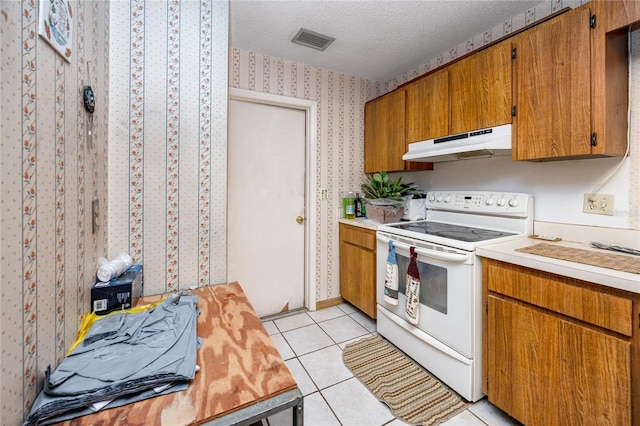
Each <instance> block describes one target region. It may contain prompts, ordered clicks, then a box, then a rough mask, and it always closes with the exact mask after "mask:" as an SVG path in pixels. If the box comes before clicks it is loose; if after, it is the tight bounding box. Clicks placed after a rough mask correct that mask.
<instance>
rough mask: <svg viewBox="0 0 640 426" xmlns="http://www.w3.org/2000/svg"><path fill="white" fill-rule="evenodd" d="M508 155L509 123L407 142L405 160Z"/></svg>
mask: <svg viewBox="0 0 640 426" xmlns="http://www.w3.org/2000/svg"><path fill="white" fill-rule="evenodd" d="M502 155H511V124H504V125H502V126H496V127H489V128H486V129H480V130H475V131H473V132H467V133H459V134H457V135H452V136H446V137H442V138H436V139H429V140H426V141H422V142H415V143H410V144H409V151H408V152H407V153H406V154H404V155H403V156H402V159H403V160H405V161H417V162H429V163H437V162H443V161H455V160H465V159H471V158H484V157H497V156H502Z"/></svg>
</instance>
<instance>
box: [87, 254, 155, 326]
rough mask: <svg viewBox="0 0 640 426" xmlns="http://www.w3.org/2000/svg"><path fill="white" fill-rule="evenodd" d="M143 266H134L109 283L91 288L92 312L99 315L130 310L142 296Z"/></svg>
mask: <svg viewBox="0 0 640 426" xmlns="http://www.w3.org/2000/svg"><path fill="white" fill-rule="evenodd" d="M142 287H143V279H142V265H132V266H131V267H130V268H129V269H127V270H126V271H124V272H123V273H122V274H121V275H120V276H119V277H116V278H113V279H112V280H111V281H109V282H108V283H101V282H97V283H96V284H95V285H94V286H93V287H92V288H91V310H92V312H95V313H96V314H98V315H104V314H108V313H109V312H113V311H115V310H122V309H129V308H131V307H132V306H133V303H134V302H135V301H136V300H137V299H138V298H139V297H140V296H142Z"/></svg>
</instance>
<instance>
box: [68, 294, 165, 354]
mask: <svg viewBox="0 0 640 426" xmlns="http://www.w3.org/2000/svg"><path fill="white" fill-rule="evenodd" d="M165 299H166V298H165ZM163 301H164V299H160V300H158V301H157V302H153V303H150V304H148V305H142V306H136V307H135V308H130V309H123V310H120V311H113V312H110V313H108V314H106V315H97V314H96V313H95V312H91V313H90V314H86V315H85V316H83V317H82V324H80V329H79V330H78V338H77V339H76V341H75V342H73V345H71V347H70V348H69V350H68V351H67V355H69V354H70V353H71V352H72V351H73V350H74V349H75V348H76V347H77V346H78V345H79V344H80V343H82V341H83V340H84V338H85V337H86V335H87V333H88V332H89V329H91V326H92V325H93V323H94V322H95V321H96V320H98V319H100V318H105V317H108V316H109V315H115V314H137V313H138V312H144V311H148V310H150V309H153V308H155V307H156V306H158V305H159V304H161V303H162V302H163Z"/></svg>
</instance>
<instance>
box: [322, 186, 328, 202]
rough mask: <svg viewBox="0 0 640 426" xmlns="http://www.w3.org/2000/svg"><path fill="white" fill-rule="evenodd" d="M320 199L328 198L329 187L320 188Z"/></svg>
mask: <svg viewBox="0 0 640 426" xmlns="http://www.w3.org/2000/svg"><path fill="white" fill-rule="evenodd" d="M320 199H321V200H328V199H329V189H328V188H320Z"/></svg>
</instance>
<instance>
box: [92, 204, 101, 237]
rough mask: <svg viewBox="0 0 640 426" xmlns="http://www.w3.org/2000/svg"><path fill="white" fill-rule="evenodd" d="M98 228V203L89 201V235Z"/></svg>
mask: <svg viewBox="0 0 640 426" xmlns="http://www.w3.org/2000/svg"><path fill="white" fill-rule="evenodd" d="M99 227H100V201H99V200H93V201H91V233H92V234H95V233H96V231H97V230H98V228H99Z"/></svg>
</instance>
